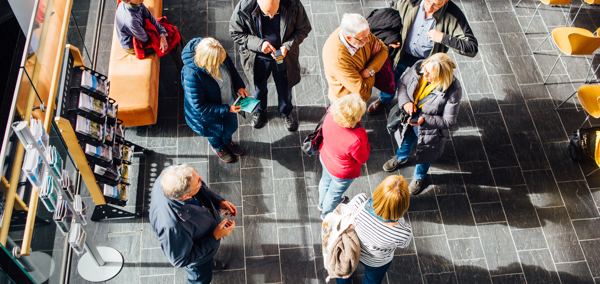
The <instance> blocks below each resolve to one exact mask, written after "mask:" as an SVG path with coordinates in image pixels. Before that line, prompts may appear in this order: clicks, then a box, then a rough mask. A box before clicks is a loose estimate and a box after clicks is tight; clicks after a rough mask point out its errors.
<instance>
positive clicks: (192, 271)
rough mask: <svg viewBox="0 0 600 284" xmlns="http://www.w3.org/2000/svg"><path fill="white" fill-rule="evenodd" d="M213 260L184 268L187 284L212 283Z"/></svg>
mask: <svg viewBox="0 0 600 284" xmlns="http://www.w3.org/2000/svg"><path fill="white" fill-rule="evenodd" d="M213 266H214V263H213V259H211V260H210V261H207V262H206V263H203V264H200V265H198V266H186V267H184V269H185V271H187V273H188V281H187V284H209V283H210V281H212V268H213Z"/></svg>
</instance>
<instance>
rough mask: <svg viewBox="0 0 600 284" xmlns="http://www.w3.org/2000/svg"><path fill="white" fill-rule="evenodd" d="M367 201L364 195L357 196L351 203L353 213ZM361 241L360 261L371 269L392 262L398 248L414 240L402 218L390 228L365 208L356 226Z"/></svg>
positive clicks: (357, 219) (362, 209) (358, 217)
mask: <svg viewBox="0 0 600 284" xmlns="http://www.w3.org/2000/svg"><path fill="white" fill-rule="evenodd" d="M365 200H367V196H366V195H365V194H364V193H361V194H358V195H356V196H355V197H354V198H352V200H351V201H350V204H349V205H350V208H351V209H352V212H353V213H354V212H356V210H357V208H358V207H359V206H360V205H361V204H362V203H363V202H364V201H365ZM354 228H355V231H356V235H358V239H360V261H361V262H362V263H363V264H365V265H368V266H371V267H381V266H384V265H386V264H387V263H389V262H390V261H392V259H393V258H394V251H395V250H396V247H400V248H404V247H406V246H408V244H409V243H410V240H411V238H412V229H411V227H410V225H409V224H407V223H406V222H405V221H404V217H403V218H400V221H399V222H398V225H396V226H388V225H385V224H383V223H381V222H380V221H379V220H377V219H376V218H375V217H374V216H372V215H371V213H369V212H368V211H367V210H366V209H365V208H361V211H360V213H359V214H358V216H357V217H356V222H355V225H354Z"/></svg>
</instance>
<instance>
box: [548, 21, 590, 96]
mask: <svg viewBox="0 0 600 284" xmlns="http://www.w3.org/2000/svg"><path fill="white" fill-rule="evenodd" d="M598 30H599V32H600V29H598ZM552 39H554V43H556V46H558V49H559V50H560V51H561V53H560V54H559V55H558V58H556V61H555V62H554V65H552V69H550V73H548V76H546V79H544V84H546V82H547V81H548V78H550V74H552V71H554V67H556V64H557V63H558V60H560V58H561V57H562V55H563V54H566V55H583V56H586V55H592V54H593V53H594V51H596V49H598V47H600V37H598V36H594V34H593V33H592V32H590V31H588V30H586V29H582V28H570V27H562V28H555V29H554V30H552ZM590 69H592V64H591V62H590V67H589V69H588V73H587V75H586V76H585V82H586V83H587V82H588V81H587V78H588V76H589V74H590ZM593 76H594V73H592V78H593Z"/></svg>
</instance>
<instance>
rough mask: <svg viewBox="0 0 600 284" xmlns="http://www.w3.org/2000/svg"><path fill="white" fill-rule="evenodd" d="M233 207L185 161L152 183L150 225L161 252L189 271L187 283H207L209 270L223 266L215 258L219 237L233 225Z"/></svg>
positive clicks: (226, 233) (219, 268) (210, 273)
mask: <svg viewBox="0 0 600 284" xmlns="http://www.w3.org/2000/svg"><path fill="white" fill-rule="evenodd" d="M221 211H222V212H223V215H224V216H233V217H235V216H236V215H237V210H236V208H235V206H234V205H233V204H232V203H231V202H228V201H225V200H224V199H223V197H221V196H219V195H218V194H216V193H214V192H212V191H211V190H210V189H208V187H207V186H206V184H205V183H204V182H203V181H202V177H200V176H199V175H198V172H196V170H195V169H194V168H192V167H190V166H188V165H186V164H180V165H175V166H171V167H168V168H166V169H165V170H164V171H163V172H162V173H161V174H160V176H159V177H158V178H157V179H156V181H155V182H154V186H153V187H152V201H151V203H150V225H151V226H152V229H153V230H154V232H155V233H156V235H157V236H158V241H159V243H160V247H161V248H162V251H163V253H164V254H165V256H166V257H167V259H168V260H169V262H171V264H173V265H174V266H176V267H183V268H184V269H185V270H186V271H187V273H188V282H187V283H188V284H200V283H201V284H205V283H206V284H207V283H210V281H211V280H212V271H216V270H223V269H225V264H224V263H222V262H219V261H216V260H214V258H213V257H214V255H215V254H216V253H217V250H218V249H219V244H220V243H221V240H220V239H221V238H223V237H225V236H228V235H229V234H230V233H231V231H233V229H234V228H235V222H234V221H233V220H229V221H228V220H227V219H224V220H222V221H221V216H220V213H221Z"/></svg>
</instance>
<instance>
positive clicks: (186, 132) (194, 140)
mask: <svg viewBox="0 0 600 284" xmlns="http://www.w3.org/2000/svg"><path fill="white" fill-rule="evenodd" d="M209 147H210V146H209V145H208V140H206V138H205V137H202V136H200V135H198V134H196V132H194V131H193V130H192V129H191V128H190V127H189V126H188V125H187V124H185V125H178V126H177V162H178V163H190V162H191V163H196V162H208V155H209V151H210V150H209Z"/></svg>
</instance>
